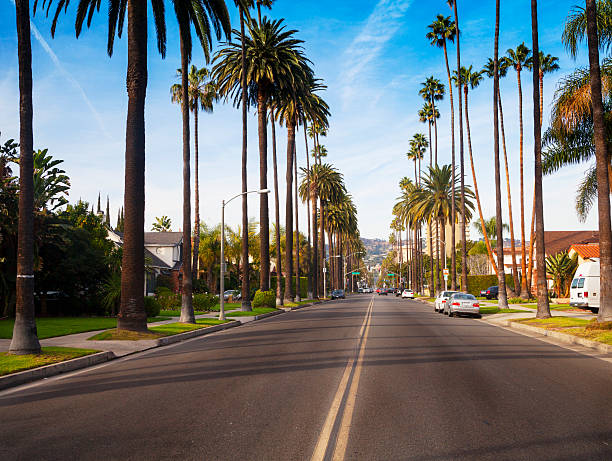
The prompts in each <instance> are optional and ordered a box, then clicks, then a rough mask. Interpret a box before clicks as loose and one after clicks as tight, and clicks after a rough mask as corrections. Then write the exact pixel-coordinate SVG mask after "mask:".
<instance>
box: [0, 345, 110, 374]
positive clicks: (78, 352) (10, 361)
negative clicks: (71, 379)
mask: <svg viewBox="0 0 612 461" xmlns="http://www.w3.org/2000/svg"><path fill="white" fill-rule="evenodd" d="M96 352H99V351H95V350H92V349H74V348H71V347H43V348H42V353H41V354H38V355H9V354H8V353H6V352H3V353H0V376H3V375H8V374H10V373H16V372H18V371H23V370H29V369H30V368H36V367H42V366H43V365H49V364H51V363H58V362H64V361H66V360H70V359H75V358H77V357H83V356H85V355H90V354H95V353H96Z"/></svg>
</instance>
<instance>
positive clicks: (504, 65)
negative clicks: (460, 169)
mask: <svg viewBox="0 0 612 461" xmlns="http://www.w3.org/2000/svg"><path fill="white" fill-rule="evenodd" d="M493 66H494V63H493V59H492V58H489V60H488V62H487V64H485V66H484V68H483V71H484V72H485V73H486V74H487V76H488V77H489V78H493V75H494V72H493V71H494V69H493ZM509 68H510V60H509V59H507V58H501V59H499V60H498V62H497V74H498V75H499V78H502V77H505V76H506V75H508V69H509ZM497 95H498V106H499V122H500V128H501V139H502V148H503V153H504V168H505V172H506V195H507V198H508V216H509V223H510V252H511V253H512V278H513V280H514V290H518V289H519V286H520V283H519V276H518V265H517V262H516V245H515V239H514V215H513V212H512V193H511V191H510V169H509V168H508V153H507V150H506V132H505V130H504V111H503V104H502V99H501V91H498V94H497ZM530 259H531V258H530ZM496 272H497V269H496ZM527 278H528V279H529V277H527ZM517 294H520V293H517Z"/></svg>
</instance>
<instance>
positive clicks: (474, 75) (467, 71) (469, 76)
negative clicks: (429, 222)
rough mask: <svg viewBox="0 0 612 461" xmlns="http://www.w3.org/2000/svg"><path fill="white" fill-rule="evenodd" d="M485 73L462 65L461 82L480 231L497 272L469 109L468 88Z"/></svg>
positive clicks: (479, 81)
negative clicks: (473, 144)
mask: <svg viewBox="0 0 612 461" xmlns="http://www.w3.org/2000/svg"><path fill="white" fill-rule="evenodd" d="M483 73H484V71H480V72H475V71H473V70H472V66H470V67H468V68H465V67H462V68H461V74H462V78H461V82H462V84H463V94H464V97H465V98H464V99H465V106H464V109H465V126H466V129H467V139H468V154H469V156H470V166H471V168H472V180H473V181H474V194H475V196H476V205H477V207H478V215H479V217H480V232H481V233H482V236H483V237H484V241H485V245H486V246H487V254H488V256H489V262H490V263H491V267H493V268H494V270H495V273H497V265H496V264H495V260H494V259H493V250H492V249H491V243H490V241H489V235H495V232H493V233H490V232H487V230H486V226H485V220H484V217H483V213H482V206H481V204H480V194H479V193H478V181H477V180H476V168H475V166H474V156H473V154H472V134H471V131H470V114H469V110H468V107H469V103H468V88H469V89H472V90H473V89H474V88H476V87H477V86H478V85H480V83H481V82H482V80H483V78H484V77H483V76H482V74H483ZM455 77H456V75H455ZM455 81H457V79H455ZM460 91H461V89H460ZM466 259H467V258H466Z"/></svg>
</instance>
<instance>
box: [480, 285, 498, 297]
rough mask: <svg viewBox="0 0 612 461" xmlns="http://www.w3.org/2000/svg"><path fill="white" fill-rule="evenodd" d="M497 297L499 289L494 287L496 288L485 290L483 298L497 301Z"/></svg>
mask: <svg viewBox="0 0 612 461" xmlns="http://www.w3.org/2000/svg"><path fill="white" fill-rule="evenodd" d="M498 295H499V287H498V286H497V285H496V286H493V287H489V288H487V290H486V291H485V294H484V295H483V296H484V297H485V298H487V299H497V296H498Z"/></svg>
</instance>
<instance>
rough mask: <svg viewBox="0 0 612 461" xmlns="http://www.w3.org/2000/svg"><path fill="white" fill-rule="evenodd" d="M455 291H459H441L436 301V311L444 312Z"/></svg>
mask: <svg viewBox="0 0 612 461" xmlns="http://www.w3.org/2000/svg"><path fill="white" fill-rule="evenodd" d="M455 293H457V291H441V292H440V294H438V297H437V298H436V301H435V303H434V311H436V312H440V313H442V312H444V306H445V305H446V303H447V301H448V298H450V297H451V296H452V295H454V294H455Z"/></svg>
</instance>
